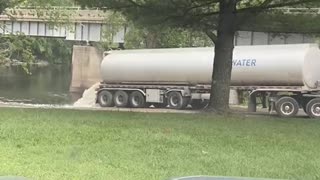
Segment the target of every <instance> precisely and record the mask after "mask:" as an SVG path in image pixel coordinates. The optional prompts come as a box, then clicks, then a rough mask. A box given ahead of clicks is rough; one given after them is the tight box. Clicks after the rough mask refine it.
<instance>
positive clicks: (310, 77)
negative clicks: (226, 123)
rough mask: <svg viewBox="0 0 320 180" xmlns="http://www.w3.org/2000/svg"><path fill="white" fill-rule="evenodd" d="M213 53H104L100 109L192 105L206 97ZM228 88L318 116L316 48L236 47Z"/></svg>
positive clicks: (319, 57)
mask: <svg viewBox="0 0 320 180" xmlns="http://www.w3.org/2000/svg"><path fill="white" fill-rule="evenodd" d="M213 59H214V51H213V48H212V47H208V48H177V49H147V50H145V49H144V50H122V51H113V52H108V53H106V55H105V57H104V59H103V61H102V63H101V74H102V79H103V81H102V82H101V84H100V86H99V88H98V89H97V102H98V103H99V104H100V106H102V107H113V106H116V107H131V108H144V107H149V106H152V105H153V106H154V107H158V108H160V107H169V108H173V109H184V108H186V107H187V106H188V105H191V106H192V107H193V108H195V109H199V108H203V107H204V106H206V104H207V102H208V100H209V99H210V89H211V87H210V85H211V76H212V71H213ZM231 89H234V90H238V91H247V92H249V107H250V109H251V110H252V111H255V108H256V97H264V98H265V99H267V102H269V103H268V104H269V107H270V108H269V109H270V111H274V110H275V111H276V112H277V113H278V114H279V115H280V116H282V117H293V116H295V115H297V113H298V110H299V108H302V109H303V110H304V111H305V112H306V113H307V114H308V115H309V116H310V117H313V118H314V117H317V118H319V117H320V50H319V48H318V46H317V45H316V44H296V45H261V46H238V47H235V49H234V59H233V70H232V78H231Z"/></svg>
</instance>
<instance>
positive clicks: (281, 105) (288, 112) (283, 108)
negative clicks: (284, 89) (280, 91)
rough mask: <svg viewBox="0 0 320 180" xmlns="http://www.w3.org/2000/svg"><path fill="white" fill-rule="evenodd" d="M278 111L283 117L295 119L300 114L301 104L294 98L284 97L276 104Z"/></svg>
mask: <svg viewBox="0 0 320 180" xmlns="http://www.w3.org/2000/svg"><path fill="white" fill-rule="evenodd" d="M276 111H277V113H278V115H280V116H281V117H294V116H296V115H297V114H298V111H299V103H298V102H297V100H295V99H294V98H292V97H282V98H280V99H279V100H278V101H277V102H276Z"/></svg>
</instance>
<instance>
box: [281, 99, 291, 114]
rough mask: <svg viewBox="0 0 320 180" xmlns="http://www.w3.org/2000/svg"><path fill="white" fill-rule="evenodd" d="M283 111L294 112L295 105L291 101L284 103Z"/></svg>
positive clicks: (285, 112) (284, 112) (286, 112)
mask: <svg viewBox="0 0 320 180" xmlns="http://www.w3.org/2000/svg"><path fill="white" fill-rule="evenodd" d="M281 111H282V113H283V114H284V115H291V114H292V113H293V112H294V105H293V104H292V103H291V102H286V103H283V104H282V105H281Z"/></svg>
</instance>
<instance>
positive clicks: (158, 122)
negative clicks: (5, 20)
mask: <svg viewBox="0 0 320 180" xmlns="http://www.w3.org/2000/svg"><path fill="white" fill-rule="evenodd" d="M0 115H1V116H0V175H19V176H25V177H29V178H32V179H41V180H42V179H44V180H46V179H68V180H69V179H106V180H109V179H110V180H123V179H124V180H165V179H168V178H169V177H176V176H187V175H200V174H203V175H214V176H244V177H264V178H288V179H319V178H320V121H316V120H310V119H280V118H275V117H251V118H245V117H244V116H239V117H220V116H210V115H208V114H203V115H200V114H195V115H190V114H143V113H116V112H112V113H111V112H87V111H70V110H39V109H38V110H32V109H24V110H21V109H7V108H2V109H0Z"/></svg>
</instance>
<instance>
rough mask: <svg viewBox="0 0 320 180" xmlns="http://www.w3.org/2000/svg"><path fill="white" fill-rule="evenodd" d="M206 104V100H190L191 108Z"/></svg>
mask: <svg viewBox="0 0 320 180" xmlns="http://www.w3.org/2000/svg"><path fill="white" fill-rule="evenodd" d="M207 105H208V101H206V100H202V99H196V100H192V101H191V106H192V109H203V108H205V107H206V106H207Z"/></svg>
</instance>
